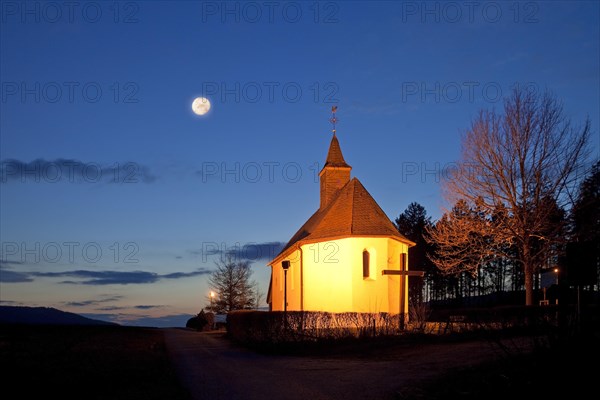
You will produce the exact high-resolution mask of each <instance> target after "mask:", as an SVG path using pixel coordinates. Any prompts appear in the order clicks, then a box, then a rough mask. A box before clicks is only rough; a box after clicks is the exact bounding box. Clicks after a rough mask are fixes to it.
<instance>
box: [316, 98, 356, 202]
mask: <svg viewBox="0 0 600 400" xmlns="http://www.w3.org/2000/svg"><path fill="white" fill-rule="evenodd" d="M336 112H337V106H333V107H331V118H330V119H329V122H331V124H332V127H333V129H332V130H331V131H332V132H333V137H332V138H331V143H330V144H329V151H328V152H327V159H326V160H325V165H324V166H323V169H322V170H321V172H320V173H319V179H320V181H321V182H320V183H321V205H320V209H323V208H325V207H327V205H328V204H329V202H330V201H331V199H332V198H333V197H334V196H335V194H336V193H337V192H338V190H340V189H341V188H342V187H344V185H345V184H346V183H348V182H349V181H350V170H352V167H351V166H350V165H348V164H347V163H346V160H344V156H343V155H342V149H341V148H340V142H339V141H338V138H337V136H336V124H337V122H338V121H339V120H338V119H337V117H336V115H335V114H336Z"/></svg>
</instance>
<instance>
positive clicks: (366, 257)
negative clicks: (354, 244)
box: [363, 250, 371, 278]
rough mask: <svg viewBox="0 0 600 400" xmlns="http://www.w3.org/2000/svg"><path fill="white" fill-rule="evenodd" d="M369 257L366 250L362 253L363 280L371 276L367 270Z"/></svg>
mask: <svg viewBox="0 0 600 400" xmlns="http://www.w3.org/2000/svg"><path fill="white" fill-rule="evenodd" d="M370 260H371V256H370V254H369V252H368V251H367V250H364V251H363V278H369V277H370V276H371V270H370V268H369V262H370Z"/></svg>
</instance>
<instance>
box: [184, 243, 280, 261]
mask: <svg viewBox="0 0 600 400" xmlns="http://www.w3.org/2000/svg"><path fill="white" fill-rule="evenodd" d="M284 246H285V243H284V242H264V243H246V244H244V245H243V246H240V245H239V243H238V244H235V245H234V246H233V247H229V248H227V247H226V246H225V244H224V243H221V245H219V244H217V243H211V242H209V243H204V245H203V246H202V250H191V251H190V253H192V254H194V255H202V256H204V257H206V256H215V255H220V256H221V260H222V261H225V260H227V259H228V258H231V259H233V260H234V261H249V262H252V261H259V260H267V261H270V260H272V259H273V258H275V256H277V254H279V253H280V252H281V250H282V249H283V247H284Z"/></svg>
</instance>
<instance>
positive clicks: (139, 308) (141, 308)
mask: <svg viewBox="0 0 600 400" xmlns="http://www.w3.org/2000/svg"><path fill="white" fill-rule="evenodd" d="M163 307H164V306H154V305H144V304H142V305H139V306H135V308H137V309H138V310H150V309H153V308H163Z"/></svg>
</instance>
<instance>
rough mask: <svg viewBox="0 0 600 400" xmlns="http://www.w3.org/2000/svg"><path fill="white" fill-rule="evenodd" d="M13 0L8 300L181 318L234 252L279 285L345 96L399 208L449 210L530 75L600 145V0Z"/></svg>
mask: <svg viewBox="0 0 600 400" xmlns="http://www.w3.org/2000/svg"><path fill="white" fill-rule="evenodd" d="M0 4H1V10H0V11H1V31H0V33H1V38H0V49H1V53H0V76H1V84H2V87H1V103H0V106H1V114H0V130H1V139H0V144H1V148H0V160H1V162H2V164H1V168H0V172H1V176H0V179H1V181H0V189H1V194H0V201H1V211H0V235H1V242H2V248H1V254H0V260H1V261H0V262H1V274H0V279H1V286H0V289H1V290H0V300H1V301H2V304H3V305H27V306H51V307H56V308H60V309H62V310H65V311H72V312H77V313H80V314H83V315H87V316H93V317H96V318H100V319H105V320H110V321H116V322H120V323H124V324H136V325H158V326H168V325H176V324H181V323H182V322H181V321H185V320H186V319H187V318H188V317H189V316H190V315H192V314H195V313H197V312H198V311H199V310H200V309H201V307H203V306H204V305H206V304H207V301H208V300H207V294H208V292H209V288H208V285H207V278H208V274H209V273H210V271H211V270H212V269H213V268H214V261H215V260H217V259H219V257H225V256H227V255H230V256H233V257H236V258H238V259H246V260H249V261H251V262H252V268H253V270H254V275H253V276H254V278H255V279H256V280H257V281H258V282H259V284H260V286H261V288H262V290H263V292H266V291H267V288H268V284H269V274H270V271H269V268H268V267H267V266H266V264H267V262H268V261H269V260H270V258H271V257H272V256H274V255H276V253H277V252H278V251H279V249H280V247H281V245H282V243H285V242H287V240H289V238H290V237H291V236H292V235H293V234H294V233H295V231H296V230H297V229H298V228H299V227H300V226H301V225H302V224H303V223H304V222H305V221H306V219H308V217H309V216H310V215H311V214H312V213H313V212H314V211H315V210H316V209H317V208H318V205H319V186H318V172H319V170H320V169H321V167H322V164H323V163H324V161H325V157H326V154H327V149H328V146H329V141H330V140H331V126H330V123H329V122H328V119H329V118H330V110H331V107H332V106H333V105H338V106H339V110H338V113H337V116H338V118H339V120H340V122H339V124H338V126H337V135H338V138H339V140H340V144H341V148H342V151H343V154H344V157H345V159H346V161H347V162H348V163H349V164H350V165H351V166H352V167H353V170H352V174H353V176H356V177H358V178H359V179H360V180H361V181H362V182H363V184H364V185H365V187H366V188H367V190H368V191H369V192H370V193H371V194H372V195H373V197H374V198H375V199H376V200H377V202H378V203H379V205H380V206H381V207H382V208H383V210H384V211H385V212H386V213H387V215H388V216H389V217H390V218H391V219H394V218H395V217H397V216H398V215H399V214H400V213H401V212H402V211H404V210H405V208H406V207H407V206H408V204H410V203H411V202H413V201H416V202H418V203H420V204H422V205H423V206H425V208H426V209H427V211H428V213H429V214H430V215H431V216H432V217H433V218H434V219H436V218H439V216H440V215H441V214H442V210H443V207H444V206H447V205H445V204H444V202H443V199H442V196H441V193H440V187H439V182H440V180H441V179H442V178H443V177H444V176H445V175H446V174H447V171H448V170H449V169H450V168H452V165H453V162H454V161H456V160H457V159H458V158H459V156H460V137H461V133H462V132H464V131H465V130H466V129H468V127H469V125H470V121H471V120H472V119H473V117H474V116H476V114H477V112H478V110H480V109H484V108H490V109H491V108H494V109H496V110H501V108H502V97H503V96H507V95H508V94H509V93H510V90H511V89H512V88H513V87H514V86H515V85H519V86H520V87H529V88H533V89H535V90H538V91H544V90H551V91H552V92H553V93H554V94H555V95H556V96H557V97H558V98H560V99H561V100H562V101H563V102H564V110H565V113H566V114H567V115H569V116H570V117H571V118H572V119H573V122H574V123H576V124H582V123H583V121H584V119H585V118H586V117H588V116H589V118H590V120H591V123H592V130H593V136H592V138H593V140H592V150H593V154H594V155H595V157H597V156H598V154H599V151H600V150H599V149H600V140H599V134H598V132H599V130H598V126H599V122H600V79H599V78H600V65H599V60H600V50H599V49H600V45H599V41H600V28H599V26H600V21H599V20H600V3H598V2H595V1H589V2H588V1H568V2H567V1H565V2H559V1H552V2H550V1H547V2H464V3H463V2H421V1H418V2H412V1H405V2H377V1H369V2H361V1H348V2H346V1H339V2H335V1H334V2H328V1H322V2H279V1H274V2H234V1H232V2H211V1H206V2H197V1H185V2H184V1H179V2H177V1H175V2H171V1H169V2H166V1H133V2H101V1H97V2H83V1H81V2H60V1H59V2H38V1H28V2H21V1H19V2H14V1H3V2H2V3H0ZM199 96H204V97H206V98H208V99H209V100H210V102H211V104H212V107H211V110H210V111H209V113H208V114H206V115H203V116H198V115H195V114H194V113H193V112H192V109H191V104H192V101H193V99H194V98H196V97H199Z"/></svg>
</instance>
